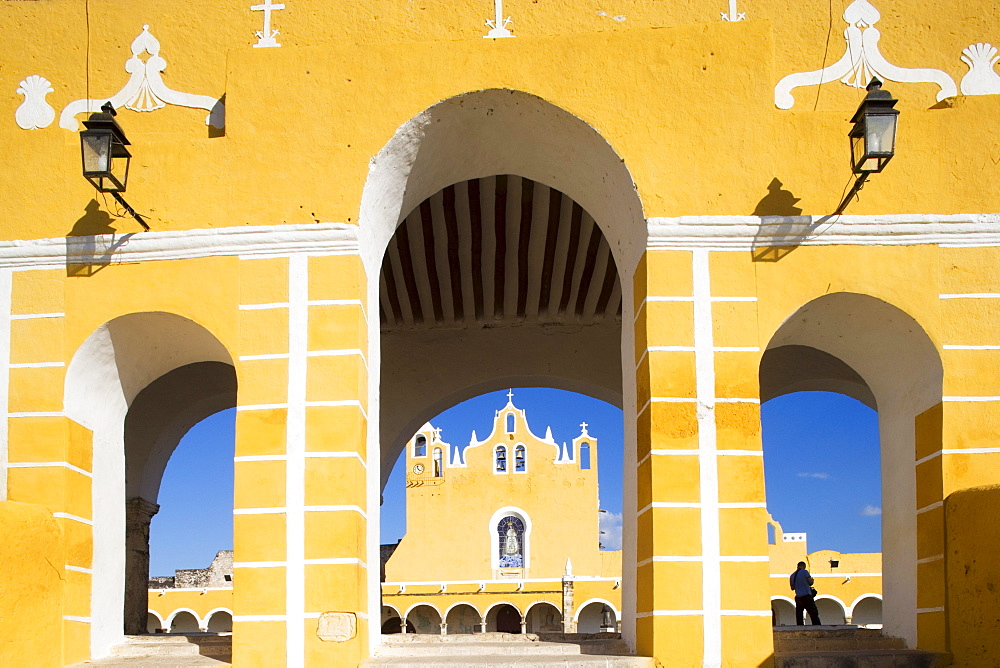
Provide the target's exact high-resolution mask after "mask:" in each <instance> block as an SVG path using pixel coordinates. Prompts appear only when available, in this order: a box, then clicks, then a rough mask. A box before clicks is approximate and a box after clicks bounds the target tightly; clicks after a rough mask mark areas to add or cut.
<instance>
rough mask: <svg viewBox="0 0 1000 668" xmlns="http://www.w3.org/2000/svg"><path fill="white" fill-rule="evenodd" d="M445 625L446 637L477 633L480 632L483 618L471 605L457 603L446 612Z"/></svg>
mask: <svg viewBox="0 0 1000 668" xmlns="http://www.w3.org/2000/svg"><path fill="white" fill-rule="evenodd" d="M445 623H446V624H447V628H448V635H458V634H467V633H479V632H481V631H482V624H483V618H482V615H480V614H479V611H478V610H476V608H475V607H473V606H472V605H470V604H468V603H458V604H456V605H453V606H452V607H451V609H450V610H448V614H447V615H446V617H445Z"/></svg>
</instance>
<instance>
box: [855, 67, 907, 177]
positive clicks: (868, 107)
mask: <svg viewBox="0 0 1000 668" xmlns="http://www.w3.org/2000/svg"><path fill="white" fill-rule="evenodd" d="M898 101H899V100H895V99H893V97H892V94H891V93H889V91H887V90H882V82H881V81H879V80H878V79H872V80H871V83H869V84H868V95H867V96H865V99H864V100H862V101H861V104H860V105H859V106H858V110H857V111H855V112H854V117H853V118H851V123H853V124H854V127H852V128H851V132H850V138H851V169H852V170H853V171H854V173H855V174H874V173H878V172H881V171H882V170H883V169H884V168H885V166H886V164H887V163H888V162H889V160H891V159H892V156H893V154H894V152H895V150H896V121H897V120H898V117H899V111H897V110H896V109H893V107H894V106H896V103H897V102H898Z"/></svg>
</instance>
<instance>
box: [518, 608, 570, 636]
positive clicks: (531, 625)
mask: <svg viewBox="0 0 1000 668" xmlns="http://www.w3.org/2000/svg"><path fill="white" fill-rule="evenodd" d="M524 620H525V629H526V630H527V631H528V633H561V632H562V630H563V617H562V611H561V610H560V609H559V608H558V606H556V605H555V604H554V603H550V602H548V601H541V602H539V603H535V604H533V605H532V606H531V607H530V608H528V612H527V613H526V614H525V615H524Z"/></svg>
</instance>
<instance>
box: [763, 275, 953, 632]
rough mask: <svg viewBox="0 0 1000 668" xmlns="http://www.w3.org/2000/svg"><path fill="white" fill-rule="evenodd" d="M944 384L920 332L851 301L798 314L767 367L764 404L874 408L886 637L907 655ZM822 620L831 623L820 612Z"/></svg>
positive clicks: (837, 297) (825, 300) (863, 298)
mask: <svg viewBox="0 0 1000 668" xmlns="http://www.w3.org/2000/svg"><path fill="white" fill-rule="evenodd" d="M942 378H943V371H942V365H941V360H940V357H939V355H938V353H937V350H936V347H935V346H934V344H933V342H932V341H931V340H930V338H929V337H928V335H927V334H926V333H925V332H924V330H923V328H922V327H921V326H920V325H919V323H917V322H916V321H915V320H914V319H913V318H912V317H911V316H910V315H909V314H907V313H906V312H904V311H903V310H901V309H899V308H897V307H896V306H893V305H891V304H889V303H887V302H885V301H882V300H881V299H878V298H876V297H872V296H869V295H864V294H857V293H847V292H840V293H832V294H828V295H824V296H822V297H819V298H816V299H814V300H812V301H810V302H808V303H807V304H805V305H803V306H802V307H800V308H799V309H798V310H797V311H796V312H795V313H794V314H792V315H791V316H790V317H789V318H788V319H787V320H786V321H785V322H784V323H783V324H782V325H781V326H780V327H779V328H778V330H777V331H776V332H775V333H774V335H773V336H772V338H771V340H770V342H769V344H768V346H767V348H766V350H765V353H764V355H763V357H762V360H761V367H760V389H761V394H760V397H761V400H762V401H767V400H769V399H773V398H775V397H779V396H783V395H786V394H789V393H792V392H796V391H800V390H826V391H832V392H837V393H840V394H844V395H846V396H849V397H852V398H854V399H857V400H858V401H860V402H862V403H864V404H865V405H867V406H869V407H871V408H877V410H878V440H879V455H880V461H881V472H880V479H881V488H882V508H881V525H882V553H883V560H884V563H891V564H893V568H892V569H891V570H890V571H888V572H885V573H884V574H883V596H884V600H885V628H886V629H887V631H889V632H890V633H891V634H892V635H896V636H899V637H902V638H904V639H906V641H907V643H908V644H909V645H910V646H915V643H916V635H917V633H916V627H917V625H916V617H917V605H916V600H917V599H916V592H917V568H916V566H917V564H916V506H915V503H916V502H915V499H916V478H915V468H914V453H915V452H916V430H915V423H916V422H917V418H918V416H920V415H922V414H923V413H925V412H926V411H929V410H931V409H933V408H934V407H935V406H937V405H938V404H940V402H941V399H942ZM825 605H830V604H829V603H826V604H825ZM840 607H841V612H840V613H839V614H840V615H842V616H843V615H844V611H843V606H842V605H841V606H840ZM831 614H832V615H834V616H836V615H837V614H838V613H837V612H836V611H832V610H831ZM820 616H821V618H822V619H823V621H824V622H825V623H829V622H828V621H827V618H826V616H825V615H824V613H823V609H822V608H821V609H820Z"/></svg>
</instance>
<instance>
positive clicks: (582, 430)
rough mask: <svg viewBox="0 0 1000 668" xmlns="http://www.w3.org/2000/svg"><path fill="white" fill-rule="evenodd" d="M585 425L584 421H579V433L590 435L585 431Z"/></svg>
mask: <svg viewBox="0 0 1000 668" xmlns="http://www.w3.org/2000/svg"><path fill="white" fill-rule="evenodd" d="M587 426H588V425H587V423H586V422H581V423H580V429H581V431H580V435H581V436H590V434H588V433H587Z"/></svg>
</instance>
